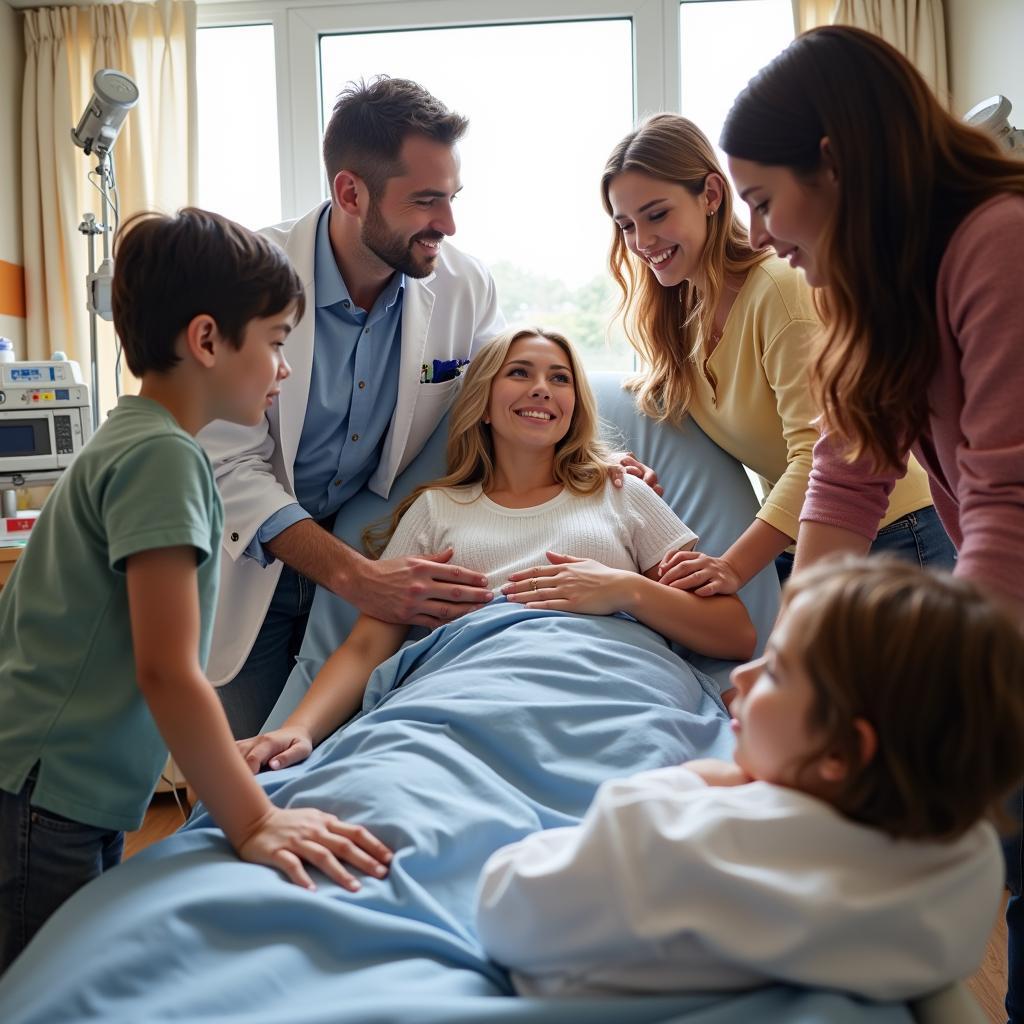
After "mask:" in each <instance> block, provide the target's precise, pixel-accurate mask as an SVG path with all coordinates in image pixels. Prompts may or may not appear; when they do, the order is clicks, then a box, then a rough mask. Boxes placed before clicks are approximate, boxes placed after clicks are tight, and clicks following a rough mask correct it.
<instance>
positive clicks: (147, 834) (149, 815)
mask: <svg viewBox="0 0 1024 1024" xmlns="http://www.w3.org/2000/svg"><path fill="white" fill-rule="evenodd" d="M179 796H180V799H181V800H182V803H184V799H185V795H184V792H182V793H180V794H179ZM182 821H183V819H182V816H181V811H179V810H178V807H177V805H176V804H175V802H174V797H173V796H172V795H171V794H170V793H158V794H157V795H156V796H155V797H153V802H152V803H151V804H150V806H149V810H148V811H147V812H146V820H145V821H144V822H143V823H142V828H140V829H139V830H138V832H129V833H128V835H127V836H126V837H125V857H130V856H131V855H132V854H133V853H138V852H139V850H142V849H145V848H146V847H147V846H149V844H150V843H155V842H158V841H159V840H161V839H163V838H164V837H165V836H169V835H170V834H171V833H172V832H174V831H176V830H177V829H178V827H179V826H180V825H181V824H182ZM1005 910H1006V898H1005V896H1004V898H1003V910H1002V911H1000V914H999V920H998V921H997V922H996V926H995V928H993V929H992V934H991V935H990V936H989V940H988V948H987V949H986V950H985V959H984V960H983V961H982V964H981V968H980V969H979V970H978V973H977V974H975V975H974V977H973V978H971V979H970V980H969V981H968V982H967V985H968V987H969V988H970V990H971V992H972V993H973V994H974V998H975V999H977V1000H978V1003H979V1004H980V1005H981V1008H982V1009H983V1010H984V1011H985V1013H986V1015H987V1016H988V1018H989V1020H990V1021H992V1024H1005V1022H1006V1012H1005V1011H1004V1010H1003V996H1004V995H1005V993H1006V921H1005V920H1004V913H1005Z"/></svg>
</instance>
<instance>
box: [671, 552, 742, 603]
mask: <svg viewBox="0 0 1024 1024" xmlns="http://www.w3.org/2000/svg"><path fill="white" fill-rule="evenodd" d="M659 569H660V575H659V577H658V582H659V583H664V584H666V585H668V586H670V587H675V589H676V590H692V591H693V592H694V593H695V594H696V595H697V596H698V597H713V596H714V595H715V594H735V593H736V591H737V590H739V589H740V587H741V586H742V585H743V581H742V580H741V579H740V577H739V574H738V573H737V572H736V570H735V569H734V568H733V567H732V566H731V565H730V564H729V563H728V562H727V561H726V560H725V559H724V558H714V557H712V556H711V555H704V554H701V552H699V551H673V552H672V554H670V555H666V557H665V558H664V559H663V560H662V563H661V565H660V566H659Z"/></svg>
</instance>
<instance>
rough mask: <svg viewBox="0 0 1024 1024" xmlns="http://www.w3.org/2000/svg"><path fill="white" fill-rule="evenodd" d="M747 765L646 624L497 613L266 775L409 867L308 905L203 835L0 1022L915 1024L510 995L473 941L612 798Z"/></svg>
mask: <svg viewBox="0 0 1024 1024" xmlns="http://www.w3.org/2000/svg"><path fill="white" fill-rule="evenodd" d="M731 746H732V739H731V735H730V733H729V730H728V727H727V717H726V715H725V713H724V709H723V708H722V705H721V702H720V699H719V697H718V691H717V687H716V686H715V684H714V683H713V681H711V680H709V679H708V678H707V677H705V676H703V675H701V674H699V673H697V672H695V671H694V670H692V669H690V668H689V667H688V666H687V664H686V663H685V662H683V661H682V660H680V658H679V657H678V656H677V655H676V654H674V653H673V652H672V651H671V649H670V648H669V647H668V646H667V644H666V643H665V642H664V640H662V639H661V637H659V636H658V635H656V634H655V633H653V632H651V631H650V630H648V629H647V628H646V627H645V626H642V625H640V624H639V623H636V622H634V621H633V620H631V619H629V618H627V617H624V616H617V617H610V618H597V617H589V616H576V615H567V614H563V613H559V612H541V611H531V610H528V609H525V608H523V607H521V606H519V605H515V604H509V603H507V602H505V601H504V600H499V601H497V602H495V603H494V604H492V605H490V606H488V607H486V608H484V609H482V610H481V611H479V612H476V613H474V614H473V615H471V616H468V617H466V618H464V619H460V620H458V621H456V622H454V623H452V624H450V625H448V626H445V627H444V628H442V629H439V630H437V631H436V632H435V633H433V634H431V635H430V636H428V637H426V638H425V639H423V640H421V641H419V642H417V643H416V644H413V645H411V646H409V647H406V648H405V649H403V650H402V651H401V652H399V654H397V655H396V656H395V657H394V658H392V659H391V660H390V661H388V662H386V663H385V664H384V665H382V666H381V667H380V668H379V669H378V670H377V672H376V673H375V674H374V676H373V678H372V679H371V681H370V685H369V687H368V689H367V693H366V699H365V702H364V706H363V710H362V712H361V713H360V714H359V715H358V716H357V717H356V718H355V719H353V721H352V722H351V723H349V724H348V725H347V726H346V727H345V728H343V729H342V730H340V731H339V732H338V733H336V734H335V735H334V736H333V737H331V738H330V739H328V740H327V741H325V742H324V743H323V744H322V745H321V746H320V747H319V748H318V749H317V750H316V751H314V753H313V755H312V756H311V757H310V759H309V760H308V761H307V762H306V763H305V764H303V765H299V766H296V767H294V768H291V769H288V770H285V771H282V772H279V773H271V774H267V775H264V776H261V779H262V781H263V783H264V785H265V787H266V789H267V791H268V793H270V794H271V796H272V798H273V799H274V801H275V803H277V804H279V805H288V806H303V805H312V806H317V807H321V808H324V809H326V810H330V811H333V812H335V813H336V814H338V815H339V816H342V817H344V818H347V819H349V820H354V821H358V822H362V823H364V824H366V825H369V826H371V827H372V828H373V829H374V831H375V832H376V833H377V834H378V835H379V836H380V837H381V838H382V839H383V840H384V841H385V842H387V843H388V844H389V845H390V846H391V847H392V848H393V849H395V850H396V852H397V855H396V858H395V861H394V865H393V868H392V871H391V875H390V877H389V878H388V879H386V880H384V881H377V880H373V879H367V880H366V882H365V885H364V888H363V889H362V891H361V892H359V893H358V894H351V893H348V892H346V891H344V890H342V889H341V888H340V887H338V886H336V885H334V884H333V883H331V882H329V881H328V880H327V879H325V878H323V877H322V876H320V877H318V879H317V881H318V884H319V890H318V891H317V892H316V893H313V894H310V893H307V892H304V891H303V890H301V889H299V888H297V887H295V886H293V885H290V884H289V883H287V882H285V881H284V880H283V879H282V877H281V876H280V875H278V874H277V873H276V872H275V871H273V870H271V869H269V868H264V867H259V866H255V865H250V864H244V863H241V862H240V861H238V860H237V859H236V858H235V857H234V856H233V854H232V853H231V851H230V849H229V847H228V845H227V842H226V840H225V839H224V837H223V835H222V833H220V832H219V831H218V830H217V829H215V828H214V827H212V824H211V822H210V820H209V818H208V817H206V816H204V815H200V816H198V817H196V818H195V819H194V820H193V821H192V822H190V824H189V826H188V827H187V828H186V829H185V830H183V831H182V832H179V833H178V834H176V835H175V836H172V837H171V838H169V839H167V840H165V841H164V842H162V843H159V844H157V845H156V846H154V847H151V848H150V849H148V850H146V851H145V852H143V853H142V854H140V855H138V856H137V857H135V858H133V859H132V860H130V861H128V862H127V863H126V864H124V865H122V866H121V867H119V868H117V869H115V870H114V871H112V872H110V873H109V874H108V875H106V876H104V877H103V878H101V879H99V880H97V881H96V882H94V883H93V884H91V885H89V886H87V887H86V888H85V889H84V890H83V891H82V892H80V893H79V894H78V895H77V896H76V897H74V898H73V899H72V900H71V901H70V902H69V903H68V904H67V905H66V906H65V907H64V909H63V910H62V911H61V912H59V913H58V914H57V915H56V916H55V917H54V918H53V919H51V921H50V922H49V923H48V924H47V926H46V927H45V928H44V929H43V931H42V932H41V933H40V935H39V936H38V937H37V939H36V940H35V941H34V942H33V943H32V944H31V945H30V947H29V948H28V950H27V951H26V952H25V954H24V955H23V956H22V957H21V958H20V959H19V960H18V961H17V962H16V963H15V964H14V966H13V967H12V968H11V969H10V971H9V973H8V975H7V976H6V977H5V978H4V980H3V982H2V983H0V1020H2V1021H3V1022H4V1024H55V1022H61V1024H72V1022H75V1021H81V1020H98V1021H103V1022H105V1024H118V1022H122V1021H123V1022H129V1021H130V1022H133V1024H135V1022H155V1021H163V1020H182V1021H188V1022H191V1024H200V1022H207V1021H211V1022H212V1021H231V1020H236V1021H239V1022H243V1021H244V1022H245V1024H263V1022H266V1024H270V1022H274V1024H277V1022H282V1024H328V1022H330V1024H372V1022H389V1024H428V1022H467V1024H468V1022H504V1021H527V1022H541V1021H560V1022H566V1024H573V1022H580V1024H583V1022H587V1024H601V1022H606V1024H641V1022H645V1024H646V1022H651V1024H654V1022H660V1024H668V1022H676V1021H678V1022H687V1024H726V1022H744V1024H747V1022H750V1021H757V1022H759V1024H775V1022H778V1024H782V1022H785V1024H799V1022H804V1024H811V1022H821V1024H824V1022H830V1024H842V1022H850V1024H855V1022H862V1021H864V1022H868V1021H870V1022H871V1024H897V1022H903V1024H905V1022H907V1021H909V1020H910V1017H909V1014H908V1012H907V1011H906V1009H905V1008H904V1007H902V1006H874V1005H870V1006H869V1005H865V1004H861V1003H858V1002H856V1001H854V1000H851V999H847V998H845V997H843V996H840V995H837V994H830V993H823V992H805V991H801V990H797V989H792V988H787V987H783V986H772V987H769V988H766V989H764V990H761V991H758V992H754V993H747V994H744V995H740V996H735V995H731V996H723V997H708V996H702V997H699V998H695V997H681V998H671V999H666V998H657V999H654V998H651V999H629V1000H625V999H609V1000H605V1001H600V1002H597V1001H582V1002H552V1001H545V1000H535V999H514V998H503V997H508V996H509V995H510V994H511V989H510V986H509V983H508V978H507V976H506V975H505V973H504V972H503V971H502V970H500V969H499V968H498V967H497V966H495V965H494V964H492V963H490V962H489V961H488V960H487V959H486V957H485V955H484V953H483V950H482V949H481V947H480V944H479V942H478V941H477V938H476V935H475V933H474V930H473V927H472V920H473V917H472V906H473V899H474V891H475V885H476V879H477V876H478V873H479V871H480V868H481V866H482V865H483V862H484V860H485V859H486V858H487V856H488V855H489V854H490V853H491V852H492V851H493V850H494V849H496V848H497V847H498V846H500V845H502V844H503V843H507V842H510V841H513V840H516V839H518V838H520V837H522V836H524V835H526V834H527V833H528V832H531V831H533V830H535V829H538V828H548V827H552V826H557V825H565V824H568V823H572V822H575V821H577V820H578V819H579V818H580V817H581V816H582V815H583V813H584V811H585V809H586V807H587V805H588V804H589V802H590V800H591V797H592V796H593V793H594V790H595V788H596V787H597V786H598V784H599V783H600V782H601V781H602V780H604V779H606V778H609V777H612V776H618V775H623V774H628V773H631V772H634V771H639V770H643V769H648V768H654V767H658V766H662V765H668V764H673V763H676V762H679V761H681V760H685V759H687V758H690V757H699V756H728V754H729V752H730V750H731ZM594 898H595V899H600V898H601V894H600V893H599V892H596V893H595V894H594Z"/></svg>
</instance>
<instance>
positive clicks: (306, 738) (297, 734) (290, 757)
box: [236, 726, 313, 775]
mask: <svg viewBox="0 0 1024 1024" xmlns="http://www.w3.org/2000/svg"><path fill="white" fill-rule="evenodd" d="M236 745H237V747H238V752H239V753H240V754H241V755H242V757H243V758H244V760H245V763H246V764H247V765H248V766H249V770H250V771H251V772H252V773H253V775H255V774H256V773H257V772H258V771H259V770H260V769H261V768H262V767H263V766H264V765H266V766H267V767H268V768H271V769H273V770H274V771H277V770H278V769H279V768H290V767H291V766H292V765H293V764H298V763H299V762H300V761H305V760H306V758H307V757H309V755H310V752H311V751H312V750H313V738H312V736H310V734H309V731H308V730H307V729H300V728H299V727H297V726H288V727H286V728H281V729H274V730H273V731H272V732H265V733H263V734H261V735H260V736H252V737H250V738H249V739H247V740H237V741H236Z"/></svg>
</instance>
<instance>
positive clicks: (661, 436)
mask: <svg viewBox="0 0 1024 1024" xmlns="http://www.w3.org/2000/svg"><path fill="white" fill-rule="evenodd" d="M622 380H623V375H622V374H621V373H610V372H601V373H594V374H591V375H590V381H591V385H592V386H593V388H594V393H595V394H596V396H597V401H598V406H599V408H600V412H601V418H602V420H603V421H604V422H605V426H606V428H607V429H606V436H607V439H608V441H609V443H611V444H613V445H615V446H617V447H621V448H624V449H628V450H629V451H632V452H633V453H634V454H635V455H636V457H637V458H638V459H639V460H640V461H641V462H643V463H644V464H645V465H648V466H651V467H653V468H654V469H655V470H656V471H657V473H658V477H659V480H660V482H661V484H662V486H663V487H664V488H665V495H664V497H665V501H667V502H668V504H669V505H671V506H672V508H673V509H674V510H675V513H676V515H678V516H679V518H680V519H682V520H683V522H685V523H686V524H687V526H689V527H690V528H691V529H692V530H694V531H695V532H696V533H697V534H698V536H699V537H700V540H699V541H698V543H697V548H698V550H700V551H704V552H707V553H708V554H712V555H720V554H722V552H724V551H725V550H726V549H727V548H728V547H729V545H731V544H732V542H733V541H734V540H735V539H736V538H737V537H738V536H739V535H740V534H741V533H742V532H743V531H744V530H745V529H746V528H747V527H748V526H749V525H750V523H751V521H752V520H753V518H754V515H755V513H756V512H757V507H758V505H757V499H756V497H755V495H754V491H753V488H752V486H751V484H750V481H749V478H748V477H747V475H746V473H745V472H744V470H743V467H742V466H741V465H740V464H739V463H738V462H737V461H736V460H735V459H734V458H733V457H732V456H731V455H729V454H728V453H727V452H724V451H723V450H722V449H721V448H719V447H718V446H717V445H716V444H715V443H714V442H713V441H711V440H710V439H709V438H708V436H707V435H706V434H705V433H704V432H703V431H702V430H701V429H700V428H699V427H698V426H697V424H696V423H694V422H693V421H692V420H690V419H687V420H685V421H684V422H683V424H682V425H681V426H679V427H674V426H671V425H670V424H667V423H655V422H654V421H653V420H650V419H648V418H647V417H646V416H643V415H641V414H640V413H639V412H637V410H636V406H635V404H634V401H633V396H632V395H631V394H629V393H628V392H626V391H624V390H623V388H622ZM447 435H448V421H447V419H444V420H442V421H441V423H440V425H439V426H438V428H437V430H435V431H434V433H433V435H432V436H431V438H430V440H429V441H427V443H426V445H425V446H424V448H423V450H422V451H421V452H420V453H419V455H417V456H416V458H415V459H414V460H413V461H412V462H411V463H410V464H409V466H408V468H407V469H406V470H405V472H404V473H402V475H401V476H400V477H399V478H398V479H397V480H396V481H395V485H394V487H393V488H392V489H391V494H390V496H389V497H388V498H387V499H384V498H381V497H379V496H378V495H376V494H372V493H371V492H369V491H366V490H364V491H362V492H360V493H359V494H357V495H356V496H355V497H354V498H353V499H352V500H351V501H349V502H348V503H347V504H346V505H345V506H344V507H343V508H342V510H341V512H340V513H339V514H338V518H337V521H336V523H335V527H334V533H335V536H337V537H339V538H341V540H343V541H345V543H347V544H350V545H352V547H355V548H357V549H359V550H362V541H361V535H362V532H363V530H364V529H365V527H366V526H367V525H369V524H370V523H375V522H377V521H379V520H381V519H385V518H387V517H389V516H390V515H391V513H392V511H393V510H394V508H395V506H396V505H397V504H398V503H399V502H400V501H401V500H402V499H403V498H404V497H405V496H406V495H407V494H409V493H410V491H412V490H413V488H415V487H417V486H418V485H419V484H422V483H426V482H427V481H429V480H435V479H437V477H439V476H441V475H443V473H444V470H445V443H446V440H447ZM740 597H741V599H742V600H743V603H744V604H745V605H746V608H747V611H748V612H749V613H750V617H751V619H752V620H753V622H754V626H755V627H756V629H757V641H758V642H757V649H758V652H760V651H761V649H762V648H763V647H764V642H765V640H766V639H767V637H768V634H769V632H770V631H771V627H772V624H773V623H774V621H775V616H776V614H777V613H778V607H779V582H778V577H777V576H776V574H775V568H774V566H771V565H769V566H767V567H766V568H765V569H763V570H762V571H761V572H760V573H759V574H758V575H757V576H755V577H754V578H753V579H752V580H751V581H750V582H749V583H748V584H747V585H746V586H745V587H744V588H743V589H742V590H741V591H740ZM357 615H358V612H357V611H356V609H355V608H353V607H352V606H351V605H350V604H349V603H348V602H347V601H343V600H342V599H341V598H340V597H337V596H336V595H335V594H332V593H331V592H330V591H328V590H325V589H324V588H322V587H320V588H318V589H317V592H316V596H315V597H314V599H313V607H312V609H311V611H310V614H309V624H308V626H307V628H306V636H305V639H304V640H303V643H302V648H301V650H300V652H299V657H298V660H297V662H296V665H295V668H294V669H293V670H292V673H291V675H290V676H289V678H288V682H287V684H286V685H285V688H284V691H283V692H282V694H281V698H280V699H279V700H278V702H277V705H276V706H275V707H274V710H273V711H272V712H271V714H270V718H269V719H268V720H267V724H266V728H275V727H276V726H278V725H280V724H281V723H282V722H283V721H284V720H285V718H287V717H288V715H289V714H290V713H291V711H292V710H293V709H294V707H295V706H296V704H298V702H299V700H301V698H302V695H303V694H304V693H305V692H306V690H307V689H308V688H309V685H310V683H311V682H312V681H313V677H314V676H315V675H316V673H317V670H318V669H319V668H320V666H321V665H322V664H323V663H324V661H325V660H326V659H327V657H328V656H329V655H330V654H331V652H332V651H333V650H334V649H335V647H337V645H338V644H339V643H341V641H342V640H343V639H344V638H345V637H346V636H347V635H348V632H349V630H351V628H352V626H353V625H354V623H355V620H356V617H357ZM424 632H425V631H424V630H422V629H418V630H414V631H412V632H411V633H410V638H411V639H415V638H417V637H419V636H422V635H423V634H424ZM677 649H678V650H679V652H680V653H681V654H683V655H684V656H685V657H686V658H687V659H688V660H689V661H690V662H691V663H692V664H694V665H696V666H697V667H698V668H700V669H702V670H703V671H705V672H707V673H709V674H710V675H712V676H714V677H715V679H717V680H718V683H719V685H720V686H721V687H722V688H723V689H725V688H726V687H728V685H729V683H728V674H729V671H730V669H731V668H732V667H733V666H734V665H735V662H727V661H722V660H721V659H716V658H708V657H705V656H703V655H695V654H690V653H689V652H687V651H685V650H684V649H683V648H681V647H680V648H677Z"/></svg>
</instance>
